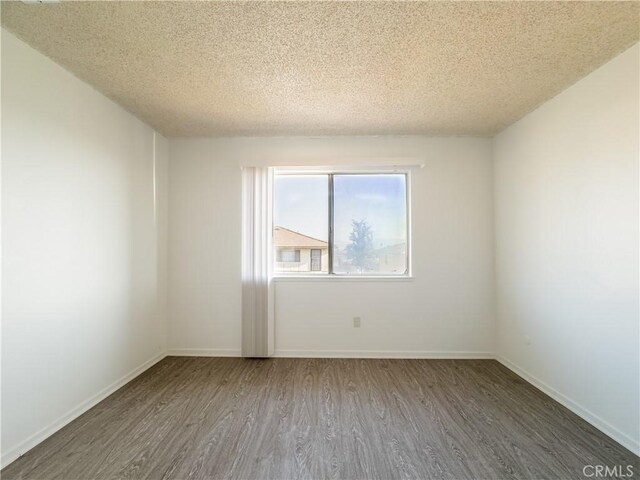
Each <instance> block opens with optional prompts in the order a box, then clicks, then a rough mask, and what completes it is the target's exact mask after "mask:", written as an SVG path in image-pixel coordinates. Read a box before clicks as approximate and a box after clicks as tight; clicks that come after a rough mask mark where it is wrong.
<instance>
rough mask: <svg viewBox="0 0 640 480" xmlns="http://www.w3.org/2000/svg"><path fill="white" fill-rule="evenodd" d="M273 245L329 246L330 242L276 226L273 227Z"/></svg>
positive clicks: (299, 246) (298, 246) (292, 246)
mask: <svg viewBox="0 0 640 480" xmlns="http://www.w3.org/2000/svg"><path fill="white" fill-rule="evenodd" d="M273 246H274V247H291V248H327V247H328V243H327V242H325V241H322V240H318V239H317V238H313V237H309V236H308V235H303V234H302V233H299V232H294V231H293V230H289V229H288V228H284V227H275V228H274V229H273Z"/></svg>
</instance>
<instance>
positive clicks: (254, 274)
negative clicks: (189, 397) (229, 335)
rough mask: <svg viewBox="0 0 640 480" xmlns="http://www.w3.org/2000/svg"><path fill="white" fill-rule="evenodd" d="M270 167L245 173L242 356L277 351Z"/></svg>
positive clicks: (243, 181)
mask: <svg viewBox="0 0 640 480" xmlns="http://www.w3.org/2000/svg"><path fill="white" fill-rule="evenodd" d="M272 179H273V174H272V170H271V169H270V168H269V167H243V169H242V195H243V202H242V203H243V207H242V208H243V212H242V356H243V357H268V356H270V355H273V349H274V295H273V283H272V276H271V255H272V248H271V235H272V233H271V231H272V230H271V212H272V208H271V204H272V200H271V188H270V187H271V184H272Z"/></svg>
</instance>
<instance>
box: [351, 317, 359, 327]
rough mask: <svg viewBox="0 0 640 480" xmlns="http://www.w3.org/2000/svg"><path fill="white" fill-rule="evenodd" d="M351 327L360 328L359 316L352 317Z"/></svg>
mask: <svg viewBox="0 0 640 480" xmlns="http://www.w3.org/2000/svg"><path fill="white" fill-rule="evenodd" d="M353 328H360V317H353Z"/></svg>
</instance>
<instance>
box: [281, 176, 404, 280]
mask: <svg viewBox="0 0 640 480" xmlns="http://www.w3.org/2000/svg"><path fill="white" fill-rule="evenodd" d="M407 177H408V175H407V174H405V173H360V172H358V173H326V174H325V173H323V174H317V173H313V174H311V173H309V174H305V173H290V172H286V171H282V172H277V173H276V174H275V176H274V185H273V190H274V191H273V202H274V203H273V225H274V228H273V248H274V251H275V255H274V258H275V265H274V271H275V272H276V273H309V274H314V275H318V274H329V275H406V274H407V273H408V272H409V262H408V258H409V255H408V252H409V249H408V242H409V238H408V205H407V201H408V200H407V198H408V196H407V191H408V190H407V181H408V179H407Z"/></svg>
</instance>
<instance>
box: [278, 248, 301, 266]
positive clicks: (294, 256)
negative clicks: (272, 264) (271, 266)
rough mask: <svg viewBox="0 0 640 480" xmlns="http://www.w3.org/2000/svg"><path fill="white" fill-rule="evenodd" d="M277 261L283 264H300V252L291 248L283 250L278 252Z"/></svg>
mask: <svg viewBox="0 0 640 480" xmlns="http://www.w3.org/2000/svg"><path fill="white" fill-rule="evenodd" d="M278 261H279V262H284V263H294V262H297V263H299V262H300V250H294V249H292V248H283V249H281V250H278Z"/></svg>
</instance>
